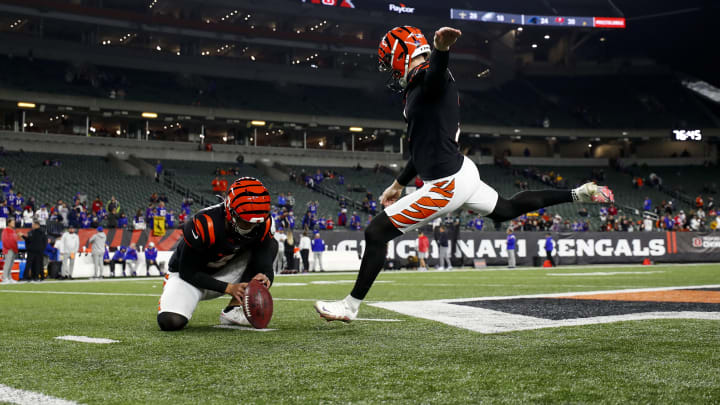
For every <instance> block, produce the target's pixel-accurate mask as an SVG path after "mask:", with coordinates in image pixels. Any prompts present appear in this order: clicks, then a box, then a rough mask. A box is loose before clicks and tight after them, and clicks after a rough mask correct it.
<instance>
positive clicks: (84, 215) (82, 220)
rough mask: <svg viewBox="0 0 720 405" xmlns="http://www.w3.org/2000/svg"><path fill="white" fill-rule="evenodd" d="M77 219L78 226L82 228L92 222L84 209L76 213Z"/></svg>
mask: <svg viewBox="0 0 720 405" xmlns="http://www.w3.org/2000/svg"><path fill="white" fill-rule="evenodd" d="M78 219H79V221H80V227H81V228H82V229H88V228H90V225H91V224H92V218H91V217H90V216H88V214H87V213H86V212H85V211H80V213H79V214H78Z"/></svg>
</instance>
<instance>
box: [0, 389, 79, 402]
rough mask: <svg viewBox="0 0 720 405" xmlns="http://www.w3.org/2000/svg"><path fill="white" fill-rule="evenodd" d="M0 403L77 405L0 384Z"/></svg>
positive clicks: (65, 400)
mask: <svg viewBox="0 0 720 405" xmlns="http://www.w3.org/2000/svg"><path fill="white" fill-rule="evenodd" d="M0 402H3V403H10V404H22V405H31V404H44V405H77V404H78V403H77V402H75V401H68V400H67V399H62V398H56V397H51V396H50V395H45V394H41V393H39V392H32V391H25V390H21V389H17V388H13V387H8V386H7V385H3V384H0Z"/></svg>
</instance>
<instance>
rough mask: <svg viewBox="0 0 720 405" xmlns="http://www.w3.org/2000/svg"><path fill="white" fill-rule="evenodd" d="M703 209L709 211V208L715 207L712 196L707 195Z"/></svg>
mask: <svg viewBox="0 0 720 405" xmlns="http://www.w3.org/2000/svg"><path fill="white" fill-rule="evenodd" d="M705 209H707V210H708V212H709V211H710V210H714V209H715V201H714V200H713V198H712V197H708V200H707V204H706V206H705Z"/></svg>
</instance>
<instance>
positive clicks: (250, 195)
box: [225, 177, 271, 226]
mask: <svg viewBox="0 0 720 405" xmlns="http://www.w3.org/2000/svg"><path fill="white" fill-rule="evenodd" d="M270 203H271V200H270V193H269V192H268V189H267V188H265V186H263V184H262V183H261V182H260V180H258V179H256V178H254V177H241V178H239V179H237V180H235V181H234V182H233V183H232V185H230V188H229V189H228V193H227V196H226V197H225V216H226V219H227V220H228V221H229V222H230V223H231V224H233V226H235V225H237V222H238V220H242V221H245V222H250V223H253V224H259V223H263V222H265V220H266V219H267V218H268V216H269V215H270Z"/></svg>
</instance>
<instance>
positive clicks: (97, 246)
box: [88, 227, 107, 279]
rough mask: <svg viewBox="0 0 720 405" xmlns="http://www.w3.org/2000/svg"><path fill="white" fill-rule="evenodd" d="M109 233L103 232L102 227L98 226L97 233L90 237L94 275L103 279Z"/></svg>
mask: <svg viewBox="0 0 720 405" xmlns="http://www.w3.org/2000/svg"><path fill="white" fill-rule="evenodd" d="M106 242H107V235H105V232H103V228H102V227H98V228H97V233H96V234H95V235H93V236H91V237H90V240H88V243H89V244H90V256H91V257H92V262H93V269H94V272H93V277H94V278H96V279H101V278H102V277H103V255H104V254H105V244H106Z"/></svg>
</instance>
